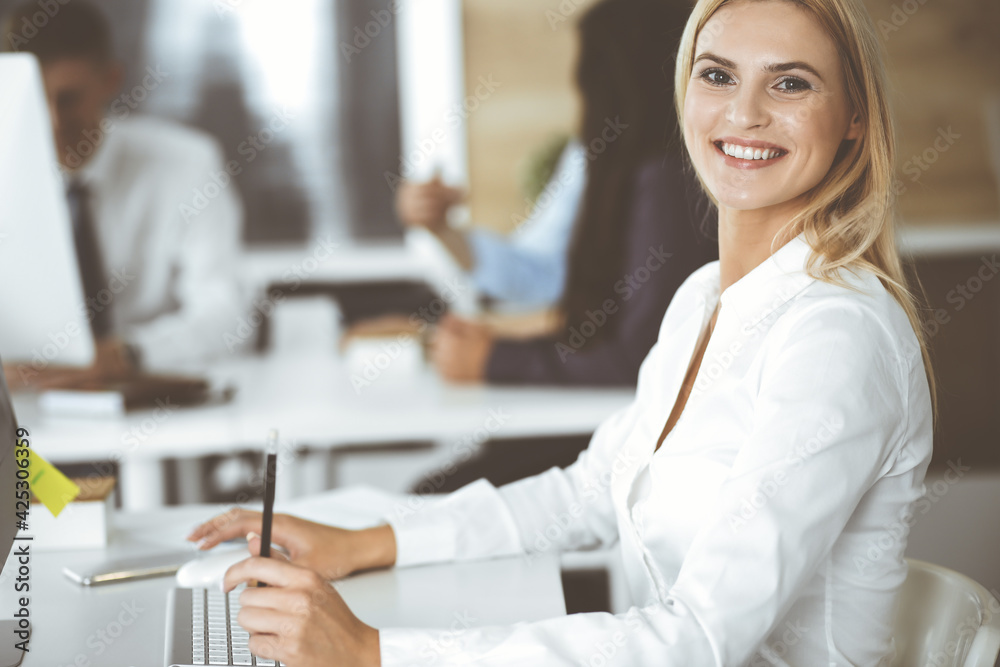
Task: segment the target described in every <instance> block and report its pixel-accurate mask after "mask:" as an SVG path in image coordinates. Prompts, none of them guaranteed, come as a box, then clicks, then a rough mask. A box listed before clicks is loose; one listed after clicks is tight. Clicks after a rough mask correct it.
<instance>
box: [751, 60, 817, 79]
mask: <svg viewBox="0 0 1000 667" xmlns="http://www.w3.org/2000/svg"><path fill="white" fill-rule="evenodd" d="M793 69H804V70H805V71H807V72H809V73H810V74H812V75H813V76H814V77H816V78H817V79H819V80H820V81H822V80H823V77H822V76H820V74H819V72H817V71H816V68H815V67H813V66H811V65H810V64H809V63H805V62H802V61H801V60H793V61H792V62H790V63H772V64H771V65H768V66H767V67H765V68H764V71H765V72H772V73H774V72H787V71H788V70H793Z"/></svg>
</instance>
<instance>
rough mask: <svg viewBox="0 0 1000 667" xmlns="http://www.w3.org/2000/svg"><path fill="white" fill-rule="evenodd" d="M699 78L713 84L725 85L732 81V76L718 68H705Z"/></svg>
mask: <svg viewBox="0 0 1000 667" xmlns="http://www.w3.org/2000/svg"><path fill="white" fill-rule="evenodd" d="M701 78H702V79H704V80H705V81H707V82H708V83H710V84H712V85H713V86H725V85H728V84H729V83H730V82H731V81H732V78H731V77H730V76H729V75H728V74H726V73H725V72H723V71H722V70H720V69H707V70H705V71H704V72H702V73H701Z"/></svg>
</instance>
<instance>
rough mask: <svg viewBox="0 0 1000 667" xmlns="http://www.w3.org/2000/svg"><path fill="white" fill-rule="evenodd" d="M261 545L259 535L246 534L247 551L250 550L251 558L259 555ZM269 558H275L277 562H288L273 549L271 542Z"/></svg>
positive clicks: (286, 558) (283, 555)
mask: <svg viewBox="0 0 1000 667" xmlns="http://www.w3.org/2000/svg"><path fill="white" fill-rule="evenodd" d="M261 544H262V543H261V541H260V535H258V534H257V533H254V532H250V533H247V549H249V550H250V555H251V556H259V555H260V547H261ZM271 558H277V559H279V560H283V561H285V562H288V557H287V556H286V555H285V554H283V553H281V552H280V551H278V550H277V549H275V548H274V543H273V542H272V543H271Z"/></svg>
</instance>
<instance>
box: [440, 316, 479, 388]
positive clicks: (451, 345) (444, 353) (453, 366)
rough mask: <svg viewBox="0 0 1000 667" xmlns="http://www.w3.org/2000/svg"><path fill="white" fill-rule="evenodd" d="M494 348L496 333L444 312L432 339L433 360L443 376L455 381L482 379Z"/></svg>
mask: <svg viewBox="0 0 1000 667" xmlns="http://www.w3.org/2000/svg"><path fill="white" fill-rule="evenodd" d="M492 351H493V335H492V334H491V333H490V330H489V328H488V327H487V326H486V325H484V324H479V323H478V322H470V321H469V320H462V319H459V318H457V317H455V316H454V315H445V316H444V317H443V318H441V321H440V322H439V323H438V326H437V330H436V331H435V332H434V337H433V338H432V339H431V361H432V362H433V364H434V367H435V368H437V370H438V372H439V373H441V375H442V377H444V378H445V379H447V380H452V381H454V382H479V381H481V380H483V379H484V378H485V377H486V365H487V363H488V362H489V358H490V353H491V352H492Z"/></svg>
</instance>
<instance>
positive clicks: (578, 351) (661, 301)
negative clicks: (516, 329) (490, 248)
mask: <svg viewBox="0 0 1000 667" xmlns="http://www.w3.org/2000/svg"><path fill="white" fill-rule="evenodd" d="M687 183H689V181H688V180H687V179H686V178H685V177H684V174H683V171H682V167H681V166H680V163H679V162H678V163H676V164H674V163H673V162H671V163H668V165H667V166H662V167H661V166H659V165H650V166H648V167H646V168H645V169H643V170H642V171H641V172H640V174H639V177H638V179H637V184H636V188H635V193H636V195H635V199H634V202H633V206H632V212H631V215H630V221H629V225H628V227H627V229H628V234H629V239H628V242H627V246H626V248H627V255H626V260H625V264H624V266H623V270H622V275H623V279H622V280H621V281H619V283H616V285H614V286H613V285H608V292H609V294H612V295H613V297H609V298H611V299H612V301H613V302H614V304H613V306H612V307H610V308H608V311H611V312H605V311H601V314H600V315H596V316H595V318H594V319H596V320H598V322H594V323H593V324H594V326H598V325H599V322H600V321H601V320H602V316H603V317H604V318H606V320H604V324H603V325H602V326H607V327H612V330H611V331H609V332H608V334H607V336H606V337H605V338H603V339H601V340H597V341H589V340H588V339H587V338H586V337H585V336H584V335H583V334H582V333H580V334H579V336H578V337H575V338H573V339H572V340H573V341H574V342H575V341H580V342H582V343H583V344H582V345H580V346H579V347H575V346H573V345H572V344H571V343H569V339H568V338H567V336H565V335H563V336H548V337H542V338H537V339H534V340H495V341H494V342H493V346H492V350H491V353H490V355H489V360H488V362H487V364H486V368H485V377H486V380H487V381H488V382H493V383H498V384H555V385H571V384H580V385H598V386H632V385H634V384H635V381H636V376H637V374H638V372H639V366H640V364H641V363H642V360H643V358H645V356H646V353H647V352H648V351H649V349H650V348H651V347H652V346H653V343H655V342H656V336H657V332H658V331H659V327H660V322H661V320H662V319H663V314H664V313H665V312H666V309H667V305H668V304H669V303H670V300H671V299H672V298H673V295H674V292H676V291H677V288H678V287H680V285H681V283H683V282H684V280H685V279H687V277H688V276H689V275H691V273H693V272H694V271H695V270H696V269H698V268H699V267H701V266H702V265H704V264H706V263H707V262H709V261H712V260H713V259H715V258H716V257H717V254H716V253H717V251H716V249H715V244H714V243H713V242H712V241H710V240H709V239H706V238H703V237H702V235H701V234H700V233H699V232H698V231H697V229H696V227H695V223H694V222H693V221H692V220H691V216H690V215H689V214H688V206H687V198H686V192H685V188H686V184H687ZM668 255H669V256H668ZM640 267H645V268H644V269H643V270H644V271H645V270H649V272H650V278H649V279H648V280H647V281H646V282H645V283H641V284H640V283H639V282H638V281H635V280H632V281H629V280H628V279H626V278H625V276H626V275H628V276H634V274H635V272H636V271H637V270H638V269H639V268H640ZM652 267H656V268H655V270H654V269H653V268H652ZM587 321H590V320H587ZM581 324H583V322H582V321H566V323H565V326H566V331H567V332H569V331H570V327H573V328H575V329H576V330H577V331H578V332H579V331H580V329H581V326H580V325H581ZM588 328H589V327H588Z"/></svg>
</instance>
